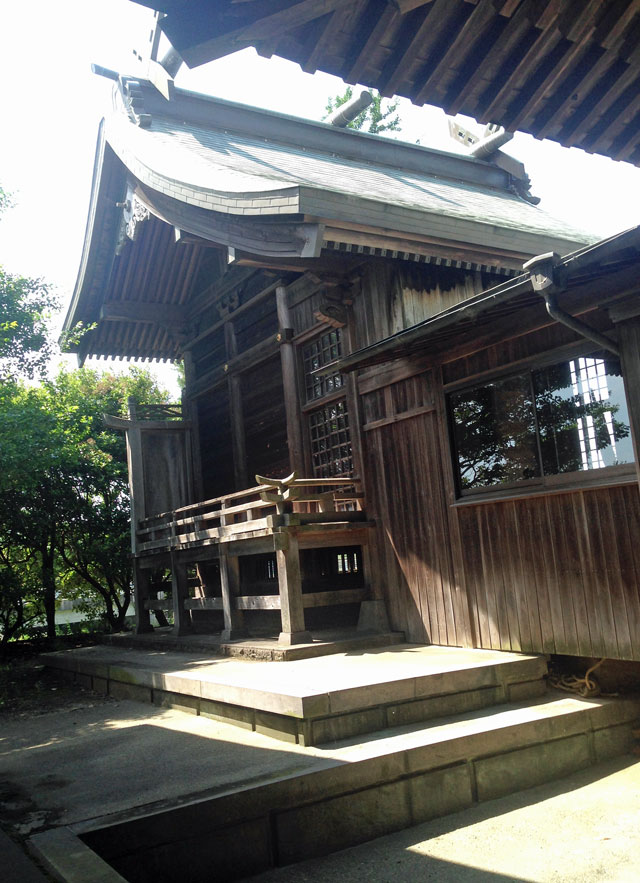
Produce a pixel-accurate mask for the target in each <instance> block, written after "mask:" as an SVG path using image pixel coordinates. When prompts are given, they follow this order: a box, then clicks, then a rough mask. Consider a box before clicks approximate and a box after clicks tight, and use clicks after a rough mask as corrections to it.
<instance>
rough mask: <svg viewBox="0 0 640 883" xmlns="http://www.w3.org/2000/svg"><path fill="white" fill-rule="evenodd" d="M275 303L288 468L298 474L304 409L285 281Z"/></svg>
mask: <svg viewBox="0 0 640 883" xmlns="http://www.w3.org/2000/svg"><path fill="white" fill-rule="evenodd" d="M276 307H277V310H278V325H279V326H280V336H281V340H280V362H281V365H282V386H283V389H284V409H285V414H286V419H287V443H288V445H289V468H290V469H291V471H292V472H297V473H298V474H299V475H302V474H303V473H304V448H303V443H302V412H301V410H300V398H299V396H298V370H297V364H296V348H295V346H294V345H293V343H291V336H292V334H293V328H292V324H291V314H290V312H289V303H288V300H287V289H286V288H285V287H284V285H279V286H278V287H277V288H276Z"/></svg>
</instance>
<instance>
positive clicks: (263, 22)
mask: <svg viewBox="0 0 640 883" xmlns="http://www.w3.org/2000/svg"><path fill="white" fill-rule="evenodd" d="M343 2H344V0H301V2H297V3H296V2H293V3H289V4H288V5H287V6H286V7H285V8H281V9H279V10H278V11H277V12H274V13H272V14H271V15H263V16H260V12H259V10H264V9H265V8H267V7H266V5H265V4H263V3H242V4H231V5H230V6H227V9H226V10H225V9H224V8H223V10H222V11H218V10H216V9H215V6H214V4H211V3H206V4H205V3H202V2H199V3H197V4H191V5H192V6H196V5H197V6H199V7H200V8H199V9H197V10H194V11H193V12H192V14H191V16H190V18H189V19H184V18H183V19H182V21H180V20H179V19H178V18H174V16H172V15H171V14H169V15H168V16H167V18H165V19H164V20H163V22H162V30H163V31H164V32H165V34H166V35H167V37H168V38H169V40H170V41H171V44H172V46H174V47H175V48H176V49H177V50H178V51H179V52H180V54H181V55H182V57H183V59H184V60H185V61H186V63H187V64H188V65H189V67H193V66H194V65H198V64H203V63H204V62H206V61H213V60H214V59H216V58H221V57H222V56H224V55H229V54H230V53H231V52H236V51H238V50H239V49H245V48H246V47H247V46H252V45H253V44H254V42H256V41H259V42H264V41H265V40H269V39H270V38H274V37H278V36H280V35H281V34H282V32H283V31H291V30H294V29H295V28H299V27H301V26H303V25H306V24H308V23H309V22H311V21H313V20H314V19H316V18H320V17H321V16H323V15H327V13H329V12H333V11H334V10H335V9H337V8H338V7H339V6H340V5H341V4H342V3H343ZM215 5H216V6H217V4H215ZM229 9H231V10H232V12H233V18H232V17H231V15H230V14H229V12H228V11H227V10H229ZM256 11H258V14H257V15H256ZM189 25H190V26H189ZM238 25H239V26H238ZM196 33H199V34H200V36H198V37H196ZM196 39H198V40H199V42H198V43H197V44H195V45H194V42H192V41H195V40H196Z"/></svg>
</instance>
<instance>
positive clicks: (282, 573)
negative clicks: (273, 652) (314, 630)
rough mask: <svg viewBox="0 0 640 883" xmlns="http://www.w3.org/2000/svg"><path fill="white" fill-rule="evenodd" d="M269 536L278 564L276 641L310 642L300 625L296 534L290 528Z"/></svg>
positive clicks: (301, 610) (302, 608)
mask: <svg viewBox="0 0 640 883" xmlns="http://www.w3.org/2000/svg"><path fill="white" fill-rule="evenodd" d="M273 540H274V546H275V550H276V563H277V565H278V588H279V592H280V616H281V620H282V631H281V632H280V638H279V641H280V643H281V644H307V643H310V642H311V641H312V637H311V633H310V632H308V631H307V630H306V629H305V626H304V607H303V606H302V579H301V576H300V550H299V547H298V538H297V537H296V536H294V535H293V534H292V533H291V531H281V532H279V533H276V534H274V537H273Z"/></svg>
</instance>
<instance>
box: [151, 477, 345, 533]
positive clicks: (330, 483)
mask: <svg viewBox="0 0 640 883" xmlns="http://www.w3.org/2000/svg"><path fill="white" fill-rule="evenodd" d="M360 484H361V479H360V478H357V477H355V478H338V477H336V478H296V479H294V480H293V481H292V482H291V483H290V485H289V487H296V488H302V487H312V488H313V487H350V486H356V485H360ZM266 490H271V488H267V487H266V486H265V485H261V484H259V485H255V486H254V487H250V488H247V489H246V490H242V491H234V492H232V493H230V494H223V495H222V496H220V497H212V498H211V499H209V500H202V501H201V502H199V503H189V504H188V505H187V506H180V507H179V508H178V509H173V510H170V511H167V512H158V513H157V514H156V515H149V516H147V517H146V518H145V519H143V520H142V521H141V522H140V523H141V524H142V523H145V522H147V521H151V520H155V519H157V518H166V517H168V516H172V517H174V516H176V515H183V514H186V513H187V512H192V511H193V512H197V511H198V510H199V509H202V508H203V507H207V508H208V507H211V506H213V505H214V504H216V503H220V504H222V505H224V503H226V502H227V501H228V500H237V499H240V498H241V497H247V496H251V495H252V494H255V495H257V494H261V493H263V492H264V491H266ZM354 494H355V491H354ZM354 499H356V497H355V496H354ZM267 505H270V504H268V503H266V502H265V506H267Z"/></svg>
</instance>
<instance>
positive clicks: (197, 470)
mask: <svg viewBox="0 0 640 883" xmlns="http://www.w3.org/2000/svg"><path fill="white" fill-rule="evenodd" d="M182 358H183V362H184V381H185V388H184V390H183V392H182V413H183V417H184V419H185V420H190V421H191V432H190V441H191V451H190V454H191V464H192V470H193V491H194V493H195V499H196V500H202V499H204V484H203V480H202V459H201V455H200V425H199V417H198V403H197V401H196V400H195V399H193V398H191V395H190V389H191V387H192V385H193V383H194V381H195V368H194V365H193V353H192V352H191V350H185V351H184V353H183V355H182Z"/></svg>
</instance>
